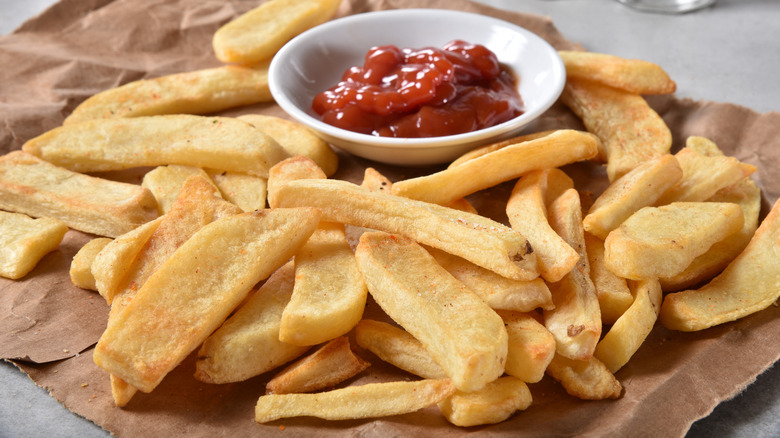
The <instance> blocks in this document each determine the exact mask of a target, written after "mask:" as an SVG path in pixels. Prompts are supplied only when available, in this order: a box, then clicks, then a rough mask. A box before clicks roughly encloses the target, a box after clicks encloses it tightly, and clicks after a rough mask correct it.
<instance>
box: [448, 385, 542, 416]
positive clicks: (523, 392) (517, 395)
mask: <svg viewBox="0 0 780 438" xmlns="http://www.w3.org/2000/svg"><path fill="white" fill-rule="evenodd" d="M532 401H533V399H532V397H531V391H530V390H529V389H528V385H526V384H525V382H523V381H522V380H520V379H518V378H517V377H512V376H504V377H499V378H498V379H496V380H494V381H492V382H490V383H488V384H487V385H486V386H485V387H484V388H482V389H480V390H479V391H475V392H460V391H456V392H455V394H453V395H452V396H450V397H449V398H446V399H445V400H444V401H441V402H439V409H441V412H442V414H444V417H445V418H446V419H447V421H449V422H450V423H452V424H454V425H456V426H462V427H470V426H480V425H484V424H495V423H500V422H502V421H504V420H506V419H507V418H509V417H511V416H512V415H513V414H514V413H515V412H517V411H522V410H525V409H527V408H528V407H529V406H531V403H532Z"/></svg>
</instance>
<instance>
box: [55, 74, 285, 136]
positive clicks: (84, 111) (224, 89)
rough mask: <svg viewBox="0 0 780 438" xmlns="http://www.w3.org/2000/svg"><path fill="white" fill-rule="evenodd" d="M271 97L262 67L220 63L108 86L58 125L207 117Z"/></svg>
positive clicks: (269, 99) (266, 75) (270, 98)
mask: <svg viewBox="0 0 780 438" xmlns="http://www.w3.org/2000/svg"><path fill="white" fill-rule="evenodd" d="M272 99H273V98H272V97H271V90H270V89H269V88H268V66H267V65H263V66H257V67H255V68H246V67H239V66H234V65H226V66H222V67H216V68H210V69H204V70H196V71H191V72H185V73H175V74H172V75H168V76H161V77H158V78H152V79H143V80H138V81H133V82H129V83H127V84H124V85H122V86H120V87H116V88H110V89H108V90H105V91H102V92H100V93H98V94H95V95H94V96H92V97H90V98H89V99H87V100H85V101H84V102H82V103H81V104H79V106H77V107H76V109H74V110H73V112H72V113H71V114H70V115H69V116H68V117H67V118H66V119H65V121H64V122H63V124H73V123H80V122H86V121H87V120H93V119H105V118H113V117H139V116H156V115H162V114H211V113H216V112H218V111H221V110H225V109H228V108H233V107H237V106H243V105H250V104H254V103H260V102H270V101H271V100H272Z"/></svg>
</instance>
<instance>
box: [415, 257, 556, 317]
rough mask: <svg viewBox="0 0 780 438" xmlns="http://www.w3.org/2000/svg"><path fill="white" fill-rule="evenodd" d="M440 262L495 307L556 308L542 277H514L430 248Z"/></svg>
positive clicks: (506, 308)
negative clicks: (528, 278) (514, 278)
mask: <svg viewBox="0 0 780 438" xmlns="http://www.w3.org/2000/svg"><path fill="white" fill-rule="evenodd" d="M426 249H427V250H428V252H429V253H430V254H431V255H432V256H433V258H435V259H436V262H437V263H439V265H441V267H443V268H444V269H446V270H447V272H449V273H450V274H452V276H453V277H455V278H457V279H458V280H459V281H461V282H462V283H463V284H465V285H466V287H468V288H469V290H471V291H472V292H474V293H475V294H477V295H478V296H479V297H480V298H481V299H482V301H484V302H485V304H487V305H488V306H490V308H491V309H496V310H498V309H504V310H516V311H518V312H530V311H532V310H534V309H537V308H542V309H552V308H553V307H554V306H553V302H552V295H550V288H548V287H547V284H546V283H545V282H544V280H542V279H541V278H535V279H533V280H530V281H525V280H513V279H511V278H506V277H502V276H500V275H498V274H496V273H495V272H493V271H489V270H487V269H485V268H482V267H479V266H477V265H475V264H474V263H471V262H469V261H467V260H465V259H462V258H460V257H458V256H454V255H452V254H449V253H447V252H444V251H442V250H440V249H436V248H426Z"/></svg>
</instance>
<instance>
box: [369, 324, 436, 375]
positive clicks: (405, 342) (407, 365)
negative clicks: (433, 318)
mask: <svg viewBox="0 0 780 438" xmlns="http://www.w3.org/2000/svg"><path fill="white" fill-rule="evenodd" d="M355 341H356V342H357V344H358V345H359V346H360V347H361V348H364V349H366V350H368V351H370V352H372V353H374V354H375V355H376V356H377V357H378V358H380V359H382V360H383V361H385V362H387V363H389V364H392V365H394V366H396V367H398V368H400V369H402V370H404V371H407V372H409V373H412V374H414V375H416V376H420V377H422V378H425V379H444V378H446V377H447V374H445V372H444V370H443V369H442V368H441V366H439V364H437V363H436V361H434V360H433V357H431V354H430V353H428V350H426V349H425V347H423V345H422V343H420V341H418V340H417V339H415V337H414V336H412V335H411V334H409V332H407V331H406V330H404V329H402V328H399V327H396V326H394V325H392V324H388V323H386V322H382V321H374V320H371V319H363V320H361V321H360V322H359V323H358V325H357V326H356V327H355Z"/></svg>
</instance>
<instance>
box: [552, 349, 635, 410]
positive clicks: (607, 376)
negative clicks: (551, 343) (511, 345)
mask: <svg viewBox="0 0 780 438" xmlns="http://www.w3.org/2000/svg"><path fill="white" fill-rule="evenodd" d="M547 374H549V375H550V376H551V377H552V378H553V379H555V380H557V381H559V382H560V383H561V385H562V386H563V387H564V389H566V392H568V393H569V394H570V395H573V396H574V397H577V398H580V399H583V400H605V399H611V398H619V397H620V395H621V394H622V392H623V386H622V385H621V384H620V382H619V381H618V379H616V378H615V375H614V374H612V373H611V372H610V371H609V370H608V369H607V367H606V365H604V364H603V363H602V362H601V361H600V360H598V359H596V358H595V357H591V358H590V359H587V360H574V359H568V358H565V357H563V356H561V355H560V354H556V355H555V357H554V358H553V360H552V362H550V365H549V366H548V367H547Z"/></svg>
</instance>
